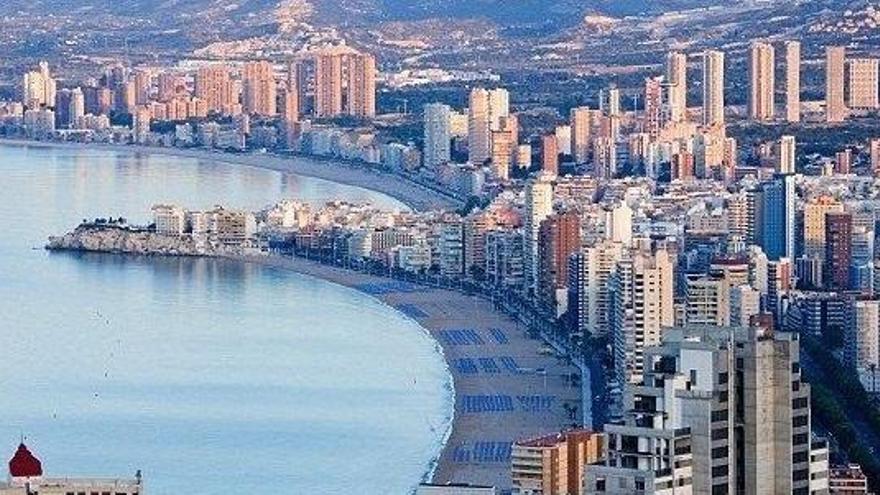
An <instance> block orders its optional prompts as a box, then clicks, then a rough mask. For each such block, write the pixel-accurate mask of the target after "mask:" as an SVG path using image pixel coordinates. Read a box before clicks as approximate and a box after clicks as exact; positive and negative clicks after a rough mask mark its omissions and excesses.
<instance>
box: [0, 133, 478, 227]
mask: <svg viewBox="0 0 880 495" xmlns="http://www.w3.org/2000/svg"><path fill="white" fill-rule="evenodd" d="M0 145H3V146H20V147H35V148H38V147H43V148H60V149H84V150H89V149H98V150H107V151H116V152H121V153H131V154H135V155H136V154H148V155H163V156H172V157H177V158H193V159H196V160H202V161H213V162H219V163H226V164H231V165H242V166H246V167H254V168H259V169H263V170H272V171H275V172H281V173H288V174H293V175H301V176H305V177H311V178H314V179H320V180H325V181H328V182H334V183H337V184H343V185H346V186H352V187H359V188H362V189H366V190H369V191H372V192H375V193H379V194H384V195H386V196H388V197H390V198H392V199H394V200H396V201H399V202H401V203H403V204H405V205H406V206H408V207H410V208H412V209H413V210H416V211H426V210H432V209H446V210H451V209H456V208H458V207H460V206H461V204H462V203H461V202H460V201H458V200H455V199H452V198H450V197H448V196H445V195H442V194H440V193H438V192H437V191H434V190H431V189H429V188H427V187H424V186H422V185H419V184H417V183H415V182H413V181H410V180H407V179H405V178H403V177H400V176H397V175H395V174H392V173H390V172H385V171H382V170H379V169H376V168H370V167H366V166H357V165H354V164H350V163H346V162H345V161H342V160H338V159H330V158H328V159H326V160H324V159H319V158H315V157H308V156H299V155H297V156H291V157H289V158H288V157H283V156H279V155H273V154H268V153H266V154H250V153H241V154H237V153H228V152H224V151H211V150H206V149H199V148H172V147H160V146H141V145H127V144H106V143H77V142H62V141H30V140H27V139H12V138H0Z"/></svg>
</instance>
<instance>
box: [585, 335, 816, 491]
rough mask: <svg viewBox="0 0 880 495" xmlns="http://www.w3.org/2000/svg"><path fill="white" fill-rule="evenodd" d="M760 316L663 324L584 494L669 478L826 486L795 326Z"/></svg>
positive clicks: (759, 486)
mask: <svg viewBox="0 0 880 495" xmlns="http://www.w3.org/2000/svg"><path fill="white" fill-rule="evenodd" d="M761 324H762V326H755V327H719V326H714V325H711V326H690V325H688V326H686V327H680V328H671V329H667V330H666V331H665V332H664V334H663V343H662V345H659V346H656V347H652V348H648V349H645V352H644V374H643V379H642V381H641V382H639V383H635V384H629V385H627V387H626V390H625V393H624V404H623V406H624V407H623V410H624V411H626V412H625V413H624V420H623V421H622V422H619V423H615V424H609V425H606V427H605V432H606V434H607V436H608V447H607V453H606V456H605V461H604V462H603V463H602V464H601V465H596V466H588V467H587V475H586V476H587V484H588V485H587V486H588V490H587V493H600V492H601V490H600V489H599V488H600V487H602V486H604V487H608V488H610V489H613V490H618V491H613V492H612V491H606V492H605V493H623V492H621V491H619V490H621V489H622V488H623V487H624V486H626V487H627V489H629V490H633V489H635V490H636V491H639V492H641V490H644V493H667V492H664V491H662V490H661V488H663V487H665V486H669V485H667V484H665V483H668V482H670V481H671V482H673V485H672V486H675V487H680V488H681V490H676V491H675V493H700V494H711V493H744V494H749V495H751V494H755V495H758V494H763V493H825V491H824V490H827V478H828V467H827V455H828V454H827V446H826V445H825V443H824V442H823V441H816V440H814V439H812V438H811V433H810V403H809V402H810V388H809V385H807V384H806V383H803V382H802V381H801V372H800V362H799V361H800V360H799V341H798V337H797V334H789V333H774V332H773V330H772V329H771V328H770V327H769V325H768V324H767V322H766V321H761ZM646 453H648V454H646ZM685 453H687V455H688V458H687V459H683V458H679V457H678V455H676V454H681V455H684V454H685ZM682 469H686V470H687V471H686V472H681V473H680V472H679V471H680V470H682ZM652 473H653V476H652ZM658 478H661V479H662V483H660V482H657V479H658ZM640 479H641V481H640ZM676 480H682V482H684V483H685V485H678V482H677V481H676ZM652 483H653V485H652ZM688 484H692V486H691V487H690V488H686V485H688ZM651 486H653V487H654V491H650V488H651ZM618 487H620V488H618ZM641 487H644V488H641ZM630 493H631V492H630ZM668 493H672V492H668Z"/></svg>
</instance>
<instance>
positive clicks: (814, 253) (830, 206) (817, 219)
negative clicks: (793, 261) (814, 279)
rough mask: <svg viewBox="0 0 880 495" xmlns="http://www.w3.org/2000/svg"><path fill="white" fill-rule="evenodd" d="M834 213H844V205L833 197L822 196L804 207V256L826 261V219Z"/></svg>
mask: <svg viewBox="0 0 880 495" xmlns="http://www.w3.org/2000/svg"><path fill="white" fill-rule="evenodd" d="M832 212H843V204H841V203H840V202H838V201H837V200H835V199H834V198H833V197H831V196H821V197H819V198H816V199H814V200H812V201H809V202H807V203H806V204H805V205H804V256H806V257H808V258H812V259H818V260H824V259H825V218H826V214H828V213H832Z"/></svg>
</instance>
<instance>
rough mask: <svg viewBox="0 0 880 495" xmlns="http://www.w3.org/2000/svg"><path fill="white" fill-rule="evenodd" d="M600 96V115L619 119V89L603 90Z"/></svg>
mask: <svg viewBox="0 0 880 495" xmlns="http://www.w3.org/2000/svg"><path fill="white" fill-rule="evenodd" d="M600 96H601V98H600V103H601V104H602V108H601V110H602V113H603V114H605V116H606V117H620V89H619V88H617V87H614V86H612V87H610V88H608V89H606V90H604V91H603V92H602V94H601V95H600Z"/></svg>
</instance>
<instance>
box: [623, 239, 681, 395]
mask: <svg viewBox="0 0 880 495" xmlns="http://www.w3.org/2000/svg"><path fill="white" fill-rule="evenodd" d="M674 283H675V282H674V273H673V266H672V261H671V259H670V255H669V253H668V252H666V251H664V250H660V251H657V252H656V253H655V254H653V255H651V254H644V253H635V254H633V255H631V256H628V257H624V259H622V260H621V261H619V262H618V263H617V268H616V270H615V272H614V275H613V276H612V281H611V292H612V294H613V296H612V301H613V302H612V309H611V314H612V315H613V316H612V319H611V341H612V342H613V347H614V368H615V375H616V377H617V380H618V382H619V383H638V382H640V381H641V380H642V371H643V369H644V362H643V358H642V355H643V352H644V349H645V348H646V347H651V346H655V345H658V344H659V343H660V337H661V332H662V329H663V328H666V327H671V326H672V325H673V324H674V323H675V316H674V311H673V307H674V302H673V287H674Z"/></svg>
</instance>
